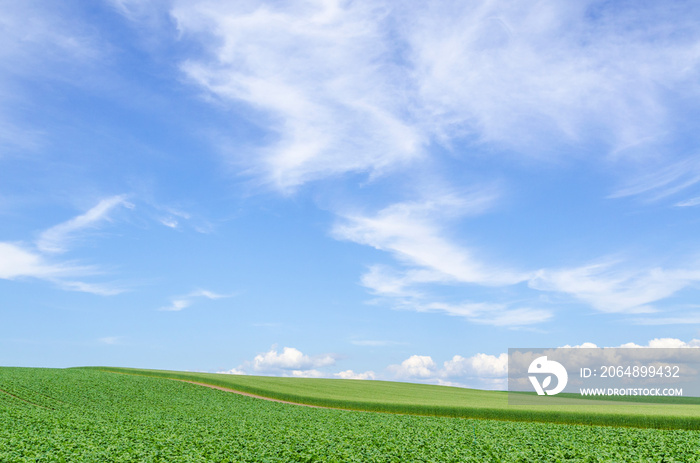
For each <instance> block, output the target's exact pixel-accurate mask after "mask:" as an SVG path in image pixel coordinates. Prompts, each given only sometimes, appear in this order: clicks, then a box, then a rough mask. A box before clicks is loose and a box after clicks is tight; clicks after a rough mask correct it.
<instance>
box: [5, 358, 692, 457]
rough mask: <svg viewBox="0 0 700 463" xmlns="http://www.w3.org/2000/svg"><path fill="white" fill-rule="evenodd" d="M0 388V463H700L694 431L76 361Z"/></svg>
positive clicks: (22, 375) (13, 374) (12, 372)
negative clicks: (355, 398)
mask: <svg viewBox="0 0 700 463" xmlns="http://www.w3.org/2000/svg"><path fill="white" fill-rule="evenodd" d="M348 383H350V381H348ZM0 389H1V390H2V391H3V392H0V461H2V462H3V463H4V462H29V461H32V462H63V461H65V462H83V461H84V462H120V461H121V462H127V461H128V462H134V461H138V462H321V461H323V462H352V461H355V462H419V461H420V462H488V461H493V462H531V461H532V462H573V461H576V462H579V461H581V462H603V461H615V462H662V461H663V462H694V461H700V445H699V444H698V443H699V442H700V432H699V431H695V430H662V429H638V428H622V427H609V426H585V425H560V424H551V423H529V422H514V421H497V420H483V419H481V420H480V419H465V418H450V417H428V416H410V415H399V414H388V413H367V412H359V411H344V410H332V409H319V408H310V407H303V406H298V405H289V404H282V403H276V402H270V401H265V400H260V399H254V398H250V397H245V396H241V395H237V394H231V393H228V392H223V391H219V390H215V389H211V388H206V387H202V386H197V385H193V384H188V383H185V382H181V381H172V380H168V379H164V378H158V377H147V376H134V375H125V374H115V373H111V372H105V371H100V370H98V369H85V368H77V369H66V370H59V369H27V368H0ZM445 400H447V399H445Z"/></svg>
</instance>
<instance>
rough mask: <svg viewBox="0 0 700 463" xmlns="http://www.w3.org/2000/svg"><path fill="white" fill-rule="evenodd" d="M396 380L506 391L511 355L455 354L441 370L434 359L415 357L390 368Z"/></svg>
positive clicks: (423, 356) (389, 370)
mask: <svg viewBox="0 0 700 463" xmlns="http://www.w3.org/2000/svg"><path fill="white" fill-rule="evenodd" d="M387 371H388V372H389V373H390V374H391V375H392V377H393V378H394V379H402V380H409V381H411V380H412V381H419V382H426V383H431V384H438V385H442V386H454V387H477V388H486V389H504V388H505V386H506V380H507V376H508V354H500V355H498V356H495V355H488V354H476V355H474V356H472V357H468V358H467V357H462V356H461V355H455V356H454V357H452V359H451V360H447V361H445V362H444V363H443V364H442V367H439V366H438V364H437V363H436V362H435V361H434V360H433V359H432V357H430V356H426V355H412V356H410V357H409V358H407V359H406V360H404V361H403V362H401V364H400V365H389V366H388V367H387Z"/></svg>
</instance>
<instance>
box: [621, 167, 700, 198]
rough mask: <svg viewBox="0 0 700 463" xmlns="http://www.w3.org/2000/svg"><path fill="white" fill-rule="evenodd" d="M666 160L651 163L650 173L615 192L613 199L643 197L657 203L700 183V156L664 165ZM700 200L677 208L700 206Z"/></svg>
mask: <svg viewBox="0 0 700 463" xmlns="http://www.w3.org/2000/svg"><path fill="white" fill-rule="evenodd" d="M665 162H666V160H665V159H664V160H658V161H656V162H652V163H650V166H649V172H647V173H645V174H643V175H641V176H640V177H639V178H636V179H634V180H633V181H632V182H630V183H629V184H628V185H626V186H624V187H621V188H619V189H618V190H616V191H615V192H613V193H612V194H611V195H610V197H611V198H624V197H628V196H643V197H645V198H646V199H648V200H650V201H657V200H660V199H663V198H666V197H668V196H672V195H675V194H677V193H680V192H682V191H684V190H686V189H688V188H690V187H692V186H694V185H697V184H698V183H699V182H700V156H692V157H688V158H685V159H681V160H678V161H676V162H673V163H671V164H668V165H664V163H665ZM697 200H698V198H694V199H690V200H686V201H681V202H679V203H677V204H676V205H677V206H694V205H696V204H700V202H697Z"/></svg>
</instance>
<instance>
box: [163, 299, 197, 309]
mask: <svg viewBox="0 0 700 463" xmlns="http://www.w3.org/2000/svg"><path fill="white" fill-rule="evenodd" d="M190 305H192V301H190V300H189V299H173V300H172V301H171V302H170V305H168V306H165V307H161V308H160V309H158V310H161V311H164V312H179V311H181V310H183V309H186V308H187V307H189V306H190Z"/></svg>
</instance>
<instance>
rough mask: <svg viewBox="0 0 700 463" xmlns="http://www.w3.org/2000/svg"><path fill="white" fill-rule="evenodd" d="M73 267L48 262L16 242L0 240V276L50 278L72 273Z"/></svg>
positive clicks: (6, 277)
mask: <svg viewBox="0 0 700 463" xmlns="http://www.w3.org/2000/svg"><path fill="white" fill-rule="evenodd" d="M74 272H75V269H71V268H66V267H64V266H61V265H55V264H49V263H47V262H46V260H45V258H44V257H43V256H41V255H39V254H36V253H33V252H31V251H28V250H26V249H24V248H22V247H21V246H20V245H18V244H13V243H2V242H0V278H3V279H5V280H13V279H15V278H21V277H32V278H43V279H47V278H51V277H57V276H60V275H64V274H66V273H74Z"/></svg>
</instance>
